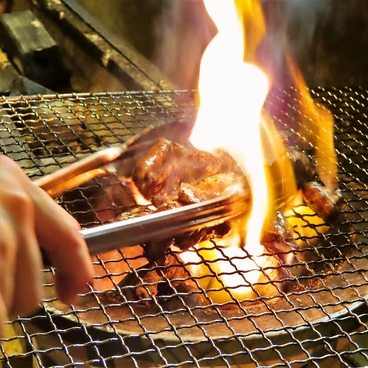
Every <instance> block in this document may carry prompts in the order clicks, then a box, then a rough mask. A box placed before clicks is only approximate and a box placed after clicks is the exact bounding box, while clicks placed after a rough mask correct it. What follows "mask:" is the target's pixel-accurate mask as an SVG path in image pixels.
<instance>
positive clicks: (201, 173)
mask: <svg viewBox="0 0 368 368" xmlns="http://www.w3.org/2000/svg"><path fill="white" fill-rule="evenodd" d="M226 172H238V173H240V169H239V168H238V167H237V164H236V162H235V161H234V159H233V158H232V157H231V156H229V155H227V154H225V153H224V152H221V155H219V156H215V155H213V154H211V153H209V152H205V151H201V150H198V149H195V148H188V147H186V146H183V145H181V144H178V143H175V142H172V141H169V140H166V139H160V140H158V141H157V142H156V143H155V144H154V145H153V146H152V147H151V148H150V149H149V150H148V151H147V153H146V154H145V155H144V156H143V157H142V158H141V159H140V160H139V161H138V162H137V164H136V166H135V168H134V170H133V173H132V178H133V181H134V182H135V184H136V186H137V188H138V189H139V190H140V192H141V193H142V194H143V196H144V197H145V198H146V199H148V200H151V201H152V203H153V204H154V205H156V206H158V205H160V204H162V203H163V202H164V201H163V200H162V198H164V199H166V198H167V196H168V195H171V193H172V192H173V191H175V190H177V188H178V187H179V186H180V184H181V183H183V182H186V183H195V182H198V181H200V180H202V179H204V178H207V177H209V176H212V175H215V174H218V173H226Z"/></svg>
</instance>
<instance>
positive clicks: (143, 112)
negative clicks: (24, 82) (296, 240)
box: [0, 88, 368, 367]
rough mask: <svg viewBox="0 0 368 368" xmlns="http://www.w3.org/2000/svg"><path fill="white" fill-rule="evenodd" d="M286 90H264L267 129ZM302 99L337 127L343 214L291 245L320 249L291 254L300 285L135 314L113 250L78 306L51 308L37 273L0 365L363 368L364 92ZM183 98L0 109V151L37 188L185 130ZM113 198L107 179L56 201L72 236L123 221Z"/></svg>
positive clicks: (190, 113)
mask: <svg viewBox="0 0 368 368" xmlns="http://www.w3.org/2000/svg"><path fill="white" fill-rule="evenodd" d="M294 92H295V91H293V90H274V91H272V94H271V95H270V99H269V102H268V105H267V108H268V109H269V110H270V111H272V114H273V116H274V118H275V119H276V120H277V122H278V123H279V124H286V125H287V124H288V121H290V119H293V120H294V121H295V120H296V121H297V119H298V116H300V112H299V110H298V107H297V104H294V103H293V102H292V101H293V99H292V98H291V96H293V95H294ZM311 92H312V95H313V97H314V98H315V99H316V100H317V101H318V102H319V103H321V104H325V105H326V106H327V107H328V108H329V109H330V110H331V111H332V113H333V114H334V117H335V121H336V128H335V142H336V150H337V153H338V159H339V185H340V188H341V191H342V194H343V210H342V216H341V219H340V221H339V222H338V223H337V224H336V225H335V226H333V227H330V228H329V230H328V231H327V232H326V233H322V232H319V231H318V229H316V235H315V236H314V239H308V238H305V239H303V240H305V241H306V243H307V244H309V242H311V243H312V241H313V243H315V242H317V243H318V246H317V247H315V246H313V245H310V246H308V245H307V246H306V248H305V249H304V250H302V251H300V253H301V254H300V256H301V257H300V259H301V261H300V262H301V263H302V264H303V266H304V267H306V269H307V271H308V272H307V273H306V274H305V275H304V276H301V277H300V278H299V279H296V278H295V277H293V276H292V272H289V273H288V275H289V277H288V280H286V281H287V282H289V283H291V284H292V287H291V288H289V289H288V290H287V291H285V292H284V291H282V290H281V289H280V290H279V293H277V295H276V296H275V297H260V296H259V297H257V298H255V299H254V300H251V301H249V302H247V303H245V304H244V303H239V302H237V301H236V300H234V301H233V302H231V303H226V304H225V305H221V303H210V304H209V305H205V306H200V305H199V306H190V305H188V304H187V302H186V301H187V300H188V299H187V295H185V293H183V292H182V291H181V290H177V289H175V287H170V288H169V292H168V293H167V295H165V296H164V297H163V298H164V299H165V303H162V300H160V298H158V297H153V298H152V302H151V303H150V305H149V306H148V307H146V306H142V305H141V304H139V303H138V302H135V301H132V300H128V299H127V298H126V294H124V293H123V292H122V291H121V289H119V288H118V287H117V283H118V282H119V280H120V279H122V278H123V277H124V276H125V275H126V274H127V273H130V272H134V270H135V269H136V268H137V267H139V266H141V265H142V264H144V257H143V255H142V252H141V249H140V247H139V246H137V247H134V248H132V249H127V250H124V252H122V251H115V252H111V253H109V254H105V255H101V256H97V257H96V258H95V259H94V264H95V267H96V276H95V281H96V286H95V287H94V288H92V287H91V288H90V289H89V291H88V292H86V293H85V294H83V295H82V296H81V299H80V302H79V304H78V305H74V306H65V305H63V304H61V303H60V302H59V301H58V299H57V297H56V295H55V293H54V288H53V270H52V269H45V270H44V275H45V286H44V287H45V292H46V297H45V300H44V301H43V306H42V308H41V309H40V310H39V312H38V313H36V314H35V315H33V316H30V317H27V318H20V317H19V318H18V319H16V320H15V321H11V322H9V324H11V325H14V326H15V325H16V326H18V327H19V328H18V329H17V331H19V335H18V336H14V337H10V338H8V339H4V340H2V341H1V344H0V347H1V352H2V355H0V356H2V358H1V360H2V362H3V363H4V364H5V365H6V366H10V367H11V366H13V364H14V365H15V364H19V361H21V362H25V360H26V359H28V360H29V359H31V361H32V364H34V365H36V366H40V367H44V366H51V365H57V366H60V367H61V366H62V367H64V366H65V367H71V366H92V367H94V366H96V367H119V366H123V365H124V366H126V367H156V366H157V367H180V366H189V367H191V366H193V367H209V366H226V367H235V366H239V367H263V366H269V367H281V366H286V367H312V366H316V367H319V366H329V367H340V366H344V367H351V366H362V365H367V364H368V363H367V362H368V345H367V343H366V342H365V340H366V339H367V337H368V325H367V323H368V322H367V317H368V302H367V299H368V258H367V255H368V241H367V238H368V187H367V186H368V185H367V183H368V152H367V148H366V147H367V144H368V106H367V104H368V90H365V89H361V88H357V89H351V88H342V89H336V88H315V89H313V90H312V91H311ZM195 97H196V93H195V92H194V91H159V92H124V93H94V94H89V93H88V94H64V95H51V96H33V97H17V98H6V97H3V98H1V99H0V102H1V105H0V117H1V123H0V140H1V151H2V152H3V153H4V154H6V155H8V156H10V157H12V158H13V159H14V160H16V161H17V162H18V163H19V165H20V166H21V167H22V168H23V169H24V170H25V171H26V172H27V174H28V175H29V176H30V177H31V178H37V177H40V176H42V175H45V174H47V173H49V172H52V171H55V170H57V169H58V168H60V167H62V166H64V165H65V164H68V163H70V162H73V161H76V160H77V159H79V158H81V157H83V156H84V155H86V154H90V153H92V152H95V151H96V150H98V149H101V148H103V147H107V146H110V145H113V144H115V143H122V142H125V141H126V140H127V139H129V138H130V137H131V136H133V135H135V134H138V133H139V132H141V131H142V130H143V129H144V128H145V127H146V126H147V125H152V124H156V123H157V124H158V123H162V121H172V120H173V119H176V120H178V121H183V124H185V123H187V122H189V123H190V122H192V121H193V120H194V117H195ZM121 197H122V186H121V185H120V182H119V181H118V180H117V179H116V178H115V177H113V176H106V177H102V178H99V179H95V180H94V181H91V182H89V183H87V184H85V185H84V186H82V187H80V188H77V189H75V190H73V191H70V192H68V193H65V194H64V195H63V196H61V197H59V198H58V199H57V201H58V202H59V204H60V205H61V206H63V207H64V208H65V209H67V210H68V211H69V212H71V213H72V214H73V215H74V216H75V217H76V218H77V219H78V221H79V222H80V223H81V225H82V226H83V227H93V226H99V225H101V224H103V223H106V222H108V221H110V220H111V219H112V218H114V217H115V216H117V215H118V214H119V212H121V210H122V208H123V207H124V205H126V204H124V203H121ZM305 221H306V226H308V219H306V220H305ZM310 226H312V225H310ZM301 236H303V235H301ZM217 243H218V244H220V243H221V242H220V241H218V242H217ZM218 244H216V243H214V246H217V245H218ZM173 252H174V251H173ZM174 254H175V252H174ZM171 281H172V280H171ZM171 281H170V282H171ZM197 281H198V280H197ZM284 281H285V280H284ZM170 282H169V285H170ZM266 282H267V281H266ZM200 292H201V293H204V294H206V291H205V290H201V289H200ZM166 302H168V303H166ZM168 305H169V306H168ZM16 340H19V341H21V342H24V343H26V346H27V349H26V350H25V351H24V352H21V353H19V352H14V353H12V354H7V353H6V350H4V349H3V346H4V344H6V343H7V342H9V341H16Z"/></svg>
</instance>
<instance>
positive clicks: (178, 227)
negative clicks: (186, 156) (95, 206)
mask: <svg viewBox="0 0 368 368" xmlns="http://www.w3.org/2000/svg"><path fill="white" fill-rule="evenodd" d="M183 129H184V131H183ZM185 133H187V131H186V128H185V126H184V124H183V123H179V122H173V123H166V124H162V125H158V126H150V127H148V128H146V129H145V130H144V131H143V132H142V133H141V134H140V135H138V136H135V137H133V138H132V139H130V140H129V141H127V142H126V143H125V144H121V145H116V146H112V147H110V148H106V149H103V150H101V151H98V152H96V153H93V154H91V155H89V156H87V157H85V158H82V159H81V160H79V161H77V162H75V163H73V164H71V165H69V166H66V167H64V168H62V169H60V170H58V171H56V172H54V173H52V174H49V175H46V176H43V177H41V178H39V179H36V180H34V183H35V184H36V185H38V186H39V187H40V188H42V189H44V190H45V191H46V192H47V193H49V194H50V195H51V196H52V197H56V196H58V195H61V194H62V193H63V192H65V191H66V190H70V189H73V188H75V187H77V186H79V185H82V184H84V183H85V182H87V181H89V180H92V179H93V178H96V177H98V176H100V175H103V174H106V173H115V174H117V175H126V176H129V175H130V174H131V171H132V168H133V166H134V165H133V163H134V164H135V162H136V161H137V159H138V158H139V157H141V156H142V155H143V154H144V152H145V151H146V150H147V149H148V148H149V147H151V146H152V145H153V144H154V143H155V142H156V141H157V140H158V139H159V138H160V137H163V138H167V139H173V138H174V137H176V138H177V137H180V136H182V137H183V136H185ZM173 140H174V139H173ZM175 140H176V141H178V140H177V139H175ZM248 200H249V198H247V197H245V196H244V194H243V195H242V194H241V193H238V194H236V193H235V194H234V193H231V194H228V195H223V196H219V197H217V198H215V199H211V200H207V201H203V202H201V203H198V204H193V205H187V206H183V207H181V208H175V209H171V210H166V211H162V212H157V213H152V214H149V215H145V216H141V217H136V218H132V219H128V220H122V221H118V222H115V223H109V224H106V225H101V226H96V227H93V228H88V229H83V230H81V234H82V235H83V237H84V238H85V240H86V243H87V246H88V249H89V252H90V254H91V255H97V254H99V253H103V252H107V251H110V250H114V249H120V248H123V247H127V246H133V245H137V244H144V243H147V242H150V241H152V240H157V239H160V238H167V237H171V236H175V235H178V234H182V233H185V232H190V231H194V230H197V229H199V228H204V227H213V226H216V225H219V224H221V223H224V222H226V221H228V220H230V219H233V218H236V217H239V216H241V215H243V214H244V213H245V211H246V209H247V206H246V205H245V202H246V201H248Z"/></svg>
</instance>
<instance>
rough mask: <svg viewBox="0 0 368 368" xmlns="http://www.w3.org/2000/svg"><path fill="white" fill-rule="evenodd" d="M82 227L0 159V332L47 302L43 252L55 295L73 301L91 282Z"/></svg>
mask: <svg viewBox="0 0 368 368" xmlns="http://www.w3.org/2000/svg"><path fill="white" fill-rule="evenodd" d="M79 230H80V225H79V224H78V222H77V221H76V220H75V219H74V218H73V217H72V216H71V215H70V214H68V213H67V212H66V211H65V210H64V209H62V208H61V207H60V206H59V205H57V204H56V203H55V202H54V200H53V199H52V198H51V197H49V195H48V194H47V193H46V192H44V191H43V190H42V189H40V188H38V187H37V186H36V185H35V184H33V183H32V181H31V180H30V179H29V178H28V177H27V175H26V174H25V173H24V172H23V171H22V169H21V168H20V167H19V166H18V165H17V164H16V163H15V162H14V161H13V160H11V159H10V158H8V157H6V156H4V155H0V332H1V326H2V322H3V321H5V320H6V319H8V318H12V317H15V316H17V315H26V314H29V313H32V312H33V311H35V310H36V309H37V308H38V306H39V302H40V301H41V299H42V295H43V289H42V271H41V269H42V257H41V250H40V248H42V249H43V250H44V251H45V253H46V255H47V256H48V258H49V260H50V261H51V263H52V265H53V267H55V270H56V279H55V283H56V291H57V293H58V296H59V299H60V300H61V301H63V302H65V303H74V302H75V301H76V298H77V294H78V293H80V292H82V291H84V289H85V288H86V284H87V283H88V282H89V281H91V279H92V262H91V259H90V256H89V253H88V249H87V246H86V243H85V241H84V239H83V237H82V235H81V234H80V233H79Z"/></svg>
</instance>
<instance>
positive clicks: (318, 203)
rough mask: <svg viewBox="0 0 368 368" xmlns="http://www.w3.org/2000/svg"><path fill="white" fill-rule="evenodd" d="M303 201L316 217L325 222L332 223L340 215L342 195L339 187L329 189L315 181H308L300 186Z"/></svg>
mask: <svg viewBox="0 0 368 368" xmlns="http://www.w3.org/2000/svg"><path fill="white" fill-rule="evenodd" d="M302 191H303V197H304V201H305V202H306V204H307V205H308V207H310V208H311V209H312V210H313V211H314V212H315V213H316V214H317V216H318V217H320V218H322V219H323V220H324V221H326V222H327V223H330V224H332V223H334V222H336V220H337V219H338V218H339V216H340V204H341V200H342V195H341V192H340V190H339V189H337V190H335V189H330V188H328V187H326V186H324V185H323V184H320V183H319V182H317V181H313V182H309V183H307V184H306V185H304V186H303V188H302Z"/></svg>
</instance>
